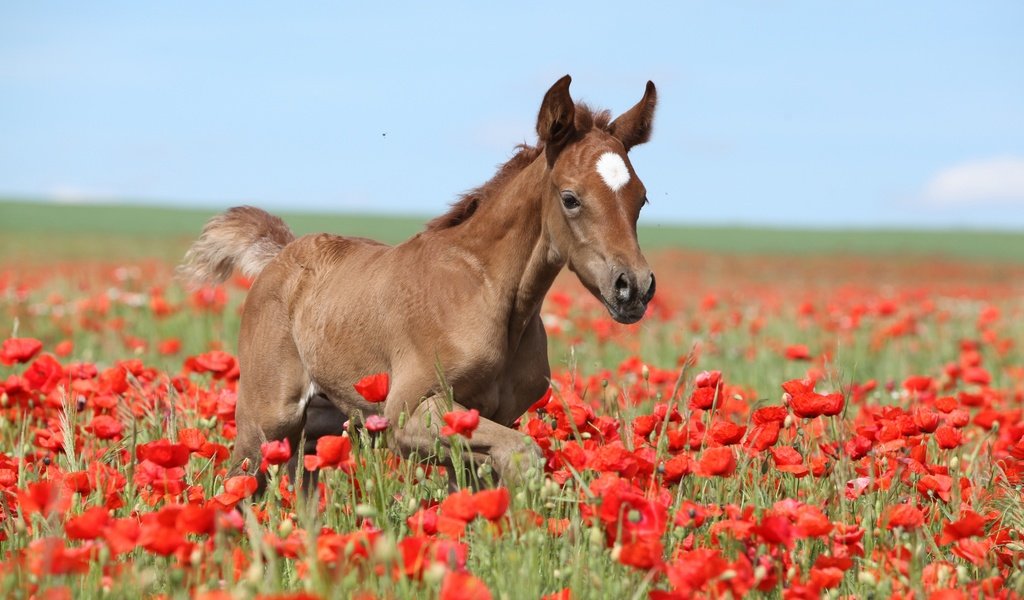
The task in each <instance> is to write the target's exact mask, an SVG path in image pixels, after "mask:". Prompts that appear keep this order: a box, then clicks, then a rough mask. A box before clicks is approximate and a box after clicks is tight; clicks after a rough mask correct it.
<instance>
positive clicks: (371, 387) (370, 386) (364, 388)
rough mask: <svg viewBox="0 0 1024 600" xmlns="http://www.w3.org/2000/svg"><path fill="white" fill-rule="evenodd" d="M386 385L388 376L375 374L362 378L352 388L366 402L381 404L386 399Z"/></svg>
mask: <svg viewBox="0 0 1024 600" xmlns="http://www.w3.org/2000/svg"><path fill="white" fill-rule="evenodd" d="M388 385H389V379H388V374H387V373H377V374H376V375H367V376H366V377H363V378H362V379H360V380H359V381H357V382H356V383H355V384H354V385H353V387H354V388H355V389H356V392H358V393H359V395H360V396H362V397H363V399H365V400H366V401H367V402H383V401H384V400H386V399H387V397H388Z"/></svg>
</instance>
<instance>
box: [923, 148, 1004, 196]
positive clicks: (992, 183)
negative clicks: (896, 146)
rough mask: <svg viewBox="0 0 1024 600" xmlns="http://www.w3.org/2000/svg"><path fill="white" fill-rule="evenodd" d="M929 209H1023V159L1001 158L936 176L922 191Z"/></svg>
mask: <svg viewBox="0 0 1024 600" xmlns="http://www.w3.org/2000/svg"><path fill="white" fill-rule="evenodd" d="M923 199H924V201H925V202H926V203H927V204H929V205H931V206H938V207H949V208H955V207H963V206H1021V207H1024V157H1020V156H1003V157H997V158H989V159H983V160H975V161H970V162H964V163H960V164H958V165H953V166H951V167H948V168H946V169H943V170H942V171H939V172H938V173H936V174H935V175H934V176H933V177H932V178H931V180H929V181H928V183H927V185H926V186H925V188H924V195H923Z"/></svg>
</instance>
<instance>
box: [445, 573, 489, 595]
mask: <svg viewBox="0 0 1024 600" xmlns="http://www.w3.org/2000/svg"><path fill="white" fill-rule="evenodd" d="M492 597H493V596H491V590H489V589H487V585H486V584H485V583H484V582H483V581H480V580H479V579H477V578H476V577H474V576H472V575H470V574H469V573H463V572H461V571H448V572H447V573H446V574H445V576H444V579H443V580H442V581H441V594H440V595H439V596H438V600H491V598H492Z"/></svg>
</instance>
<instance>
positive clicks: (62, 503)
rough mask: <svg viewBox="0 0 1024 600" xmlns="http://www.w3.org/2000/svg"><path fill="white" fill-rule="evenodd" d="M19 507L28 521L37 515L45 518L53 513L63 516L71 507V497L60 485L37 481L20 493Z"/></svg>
mask: <svg viewBox="0 0 1024 600" xmlns="http://www.w3.org/2000/svg"><path fill="white" fill-rule="evenodd" d="M18 506H19V508H20V509H21V514H22V515H23V516H24V517H25V518H26V519H28V517H29V515H32V514H35V513H39V514H40V515H42V516H44V517H47V516H49V515H50V514H51V513H57V514H61V515H62V514H64V513H65V512H66V511H67V510H68V508H70V507H71V495H70V494H69V493H67V491H66V490H65V489H64V486H62V485H60V484H59V483H54V482H52V481H37V482H34V483H30V484H28V485H27V486H25V490H24V491H19V492H18Z"/></svg>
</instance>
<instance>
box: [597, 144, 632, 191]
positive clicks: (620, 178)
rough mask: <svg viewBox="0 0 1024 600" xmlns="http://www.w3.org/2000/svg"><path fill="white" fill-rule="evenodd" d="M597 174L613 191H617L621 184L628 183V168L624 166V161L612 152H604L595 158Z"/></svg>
mask: <svg viewBox="0 0 1024 600" xmlns="http://www.w3.org/2000/svg"><path fill="white" fill-rule="evenodd" d="M597 174H598V175H600V176H601V179H603V180H604V182H605V183H606V184H607V185H608V187H610V188H612V191H613V192H617V191H619V190H620V189H622V186H624V185H626V184H627V183H629V168H628V167H626V161H624V160H622V157H621V156H619V155H618V154H616V153H614V152H605V153H604V154H602V155H601V158H599V159H597Z"/></svg>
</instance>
